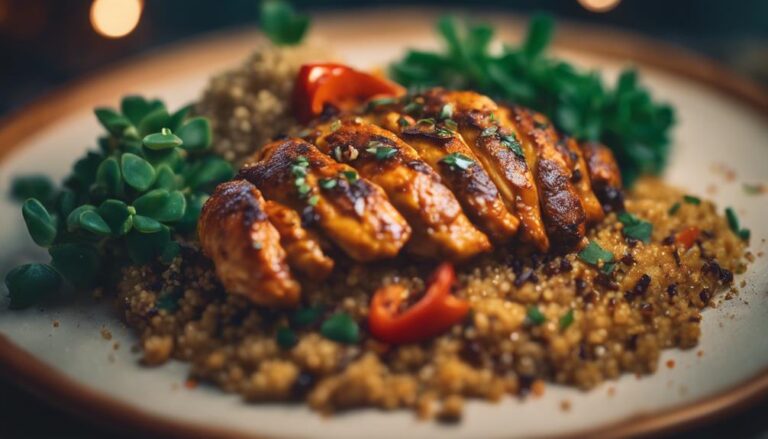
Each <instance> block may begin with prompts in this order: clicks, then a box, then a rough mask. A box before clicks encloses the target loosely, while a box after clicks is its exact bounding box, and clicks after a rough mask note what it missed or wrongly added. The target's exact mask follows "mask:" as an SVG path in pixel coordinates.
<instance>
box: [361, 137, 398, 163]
mask: <svg viewBox="0 0 768 439" xmlns="http://www.w3.org/2000/svg"><path fill="white" fill-rule="evenodd" d="M365 150H366V151H367V152H368V153H370V154H373V155H375V156H376V160H387V159H390V158H392V157H394V156H395V154H397V149H396V148H393V147H391V146H388V145H385V144H384V143H381V142H377V141H375V140H372V141H370V142H368V148H366V149H365Z"/></svg>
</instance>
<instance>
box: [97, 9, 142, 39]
mask: <svg viewBox="0 0 768 439" xmlns="http://www.w3.org/2000/svg"><path fill="white" fill-rule="evenodd" d="M143 8H144V4H143V2H142V0H93V3H92V4H91V25H92V26H93V29H94V30H95V31H96V32H98V33H99V34H100V35H102V36H104V37H107V38H121V37H124V36H126V35H128V34H129V33H131V32H132V31H133V30H134V29H135V28H136V26H137V25H138V24H139V20H140V19H141V11H142V9H143Z"/></svg>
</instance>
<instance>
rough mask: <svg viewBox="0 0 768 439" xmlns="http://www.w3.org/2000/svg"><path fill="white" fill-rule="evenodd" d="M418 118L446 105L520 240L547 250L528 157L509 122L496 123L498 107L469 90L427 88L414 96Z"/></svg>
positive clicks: (436, 115)
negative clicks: (513, 218) (514, 219)
mask: <svg viewBox="0 0 768 439" xmlns="http://www.w3.org/2000/svg"><path fill="white" fill-rule="evenodd" d="M414 102H415V103H416V104H417V105H416V107H417V108H419V110H417V111H420V112H421V114H422V115H423V116H424V117H432V118H439V117H440V115H441V114H443V113H444V111H445V110H444V109H445V108H446V106H450V108H451V113H452V120H454V121H455V122H456V123H457V124H458V127H459V133H460V134H461V136H462V137H463V139H464V140H465V141H466V143H467V144H468V145H469V147H470V148H471V149H472V151H473V152H474V153H475V155H476V156H477V158H478V160H479V162H480V164H481V165H482V166H483V168H484V169H485V170H486V172H487V173H488V175H489V176H490V178H491V180H492V182H493V183H494V184H495V185H496V187H497V189H498V191H499V193H500V194H501V198H502V200H503V201H504V203H505V205H506V206H507V208H508V210H509V211H511V212H513V213H514V214H515V215H516V216H517V218H519V220H520V223H521V225H522V231H521V235H522V240H523V241H525V242H528V243H531V244H532V245H533V246H534V247H536V248H537V249H538V250H540V251H546V250H547V249H549V238H548V237H547V233H546V230H545V227H544V222H543V220H542V216H541V211H540V202H539V192H538V191H537V188H536V183H535V181H534V177H533V174H532V173H531V168H530V165H529V163H527V160H528V155H529V154H530V155H533V154H535V153H534V151H533V149H532V148H529V149H530V151H526V145H524V144H523V142H521V141H520V136H519V134H518V133H517V132H516V131H515V127H514V125H511V124H506V123H502V121H501V120H500V119H499V108H498V106H497V105H496V103H495V102H493V101H492V100H491V99H490V98H488V97H487V96H483V95H480V94H478V93H475V92H469V91H448V90H444V89H439V88H436V89H432V90H429V91H427V92H426V93H424V94H423V95H420V96H417V97H416V98H415V100H414Z"/></svg>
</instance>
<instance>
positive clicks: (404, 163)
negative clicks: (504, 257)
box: [317, 118, 491, 261]
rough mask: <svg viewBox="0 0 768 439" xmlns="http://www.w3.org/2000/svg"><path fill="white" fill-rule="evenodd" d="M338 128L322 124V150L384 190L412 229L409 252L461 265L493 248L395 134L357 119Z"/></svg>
mask: <svg viewBox="0 0 768 439" xmlns="http://www.w3.org/2000/svg"><path fill="white" fill-rule="evenodd" d="M337 125H338V126H335V125H334V124H325V125H321V126H318V129H319V130H320V132H321V133H322V134H321V135H320V137H318V139H317V146H318V148H320V150H321V151H323V152H324V153H326V154H329V155H331V156H333V157H335V158H337V159H341V160H345V161H347V162H348V163H349V164H350V165H351V166H353V167H354V168H355V169H357V171H358V172H360V175H361V176H363V177H365V178H367V179H369V180H371V181H372V182H373V183H375V184H376V185H378V186H380V187H381V188H382V189H384V192H386V194H387V196H388V197H389V199H390V200H391V202H392V204H393V205H394V206H395V207H396V208H397V210H398V211H399V212H400V213H401V214H402V215H403V216H404V217H405V218H406V220H407V221H408V224H410V225H411V227H412V228H413V237H412V238H411V242H409V245H408V250H409V251H410V252H411V253H413V254H415V255H419V256H423V257H429V258H443V259H447V260H452V261H461V260H466V259H469V258H471V257H473V256H475V255H477V254H478V253H482V252H486V251H489V250H490V249H491V243H490V241H489V240H488V237H487V236H486V235H485V234H484V233H482V232H481V231H480V230H478V229H477V228H475V226H474V225H472V223H471V222H470V221H469V219H468V218H467V217H466V216H465V215H464V213H463V212H462V210H461V206H460V205H459V203H458V201H457V200H456V197H455V196H454V195H453V193H452V192H451V191H450V190H449V189H448V188H447V187H446V186H445V185H444V184H443V183H442V182H441V181H440V177H439V176H438V175H437V174H436V173H435V171H434V170H432V168H431V167H430V166H429V165H428V164H426V163H425V162H424V161H423V160H422V159H421V158H420V157H419V155H418V153H417V152H416V151H415V150H414V149H413V148H411V147H410V146H408V145H407V144H406V143H404V142H403V141H402V140H400V139H399V138H398V137H397V135H395V134H394V133H392V132H391V131H388V130H385V129H383V128H380V127H378V126H376V125H373V124H370V123H367V122H364V121H362V120H360V119H358V118H350V119H347V120H344V121H343V122H341V123H339V124H337Z"/></svg>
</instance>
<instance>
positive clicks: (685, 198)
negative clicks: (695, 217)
mask: <svg viewBox="0 0 768 439" xmlns="http://www.w3.org/2000/svg"><path fill="white" fill-rule="evenodd" d="M683 201H685V202H686V203H688V204H693V205H694V206H698V205H699V204H701V198H699V197H694V196H693V195H683Z"/></svg>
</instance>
